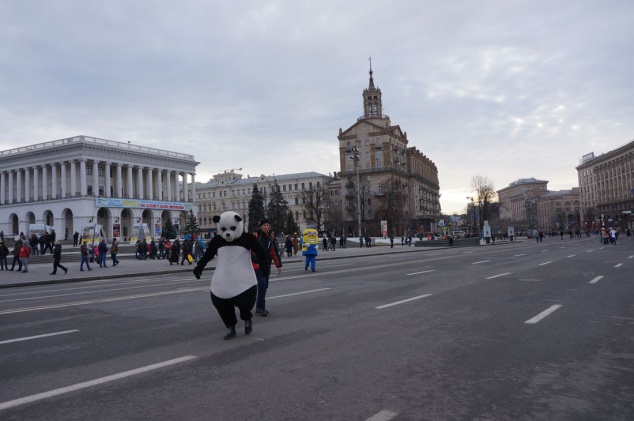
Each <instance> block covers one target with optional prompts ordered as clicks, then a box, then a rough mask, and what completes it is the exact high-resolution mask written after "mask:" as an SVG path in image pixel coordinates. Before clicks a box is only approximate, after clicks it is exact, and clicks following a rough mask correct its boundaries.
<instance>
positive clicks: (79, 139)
mask: <svg viewBox="0 0 634 421" xmlns="http://www.w3.org/2000/svg"><path fill="white" fill-rule="evenodd" d="M77 143H87V144H94V145H101V146H108V147H112V148H117V149H122V150H128V151H134V152H143V153H146V154H149V155H157V156H167V157H171V158H179V159H187V160H192V161H193V160H194V155H189V154H184V153H180V152H172V151H165V150H162V149H156V148H148V147H146V146H138V145H133V144H130V143H122V142H117V141H114V140H106V139H99V138H96V137H88V136H75V137H69V138H66V139H59V140H52V141H50V142H44V143H38V144H35V145H30V146H20V147H17V148H13V149H7V150H5V151H1V152H0V156H11V155H17V154H23V153H29V152H36V151H41V150H47V149H53V148H57V147H59V146H62V145H71V144H77Z"/></svg>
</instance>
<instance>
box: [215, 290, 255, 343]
mask: <svg viewBox="0 0 634 421" xmlns="http://www.w3.org/2000/svg"><path fill="white" fill-rule="evenodd" d="M257 292H258V289H257V286H255V285H254V286H252V287H251V288H249V289H247V290H246V291H244V292H243V293H241V294H239V295H236V296H235V297H231V298H220V297H217V296H215V295H214V294H213V293H212V292H210V295H211V302H212V304H213V305H214V307H216V310H217V311H218V314H219V315H220V318H221V319H222V322H223V323H224V324H225V326H226V327H227V329H228V330H229V331H228V332H227V334H226V335H225V336H224V339H231V338H233V337H235V336H236V325H237V324H238V319H237V318H236V312H235V308H234V307H238V310H239V311H240V319H242V320H244V321H245V327H244V333H245V334H247V335H248V334H250V333H251V331H252V330H253V322H252V319H253V314H252V313H251V310H252V309H253V306H254V305H255V299H256V296H257Z"/></svg>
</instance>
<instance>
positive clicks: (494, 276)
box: [486, 272, 511, 279]
mask: <svg viewBox="0 0 634 421" xmlns="http://www.w3.org/2000/svg"><path fill="white" fill-rule="evenodd" d="M510 274H511V272H506V273H500V274H499V275H493V276H489V277H488V278H486V279H494V278H499V277H500V276H506V275H510Z"/></svg>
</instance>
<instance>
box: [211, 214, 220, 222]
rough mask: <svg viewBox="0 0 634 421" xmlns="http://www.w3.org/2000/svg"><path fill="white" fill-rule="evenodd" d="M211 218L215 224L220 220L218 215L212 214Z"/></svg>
mask: <svg viewBox="0 0 634 421" xmlns="http://www.w3.org/2000/svg"><path fill="white" fill-rule="evenodd" d="M211 220H212V221H214V224H217V223H218V222H220V215H214V217H213V218H211Z"/></svg>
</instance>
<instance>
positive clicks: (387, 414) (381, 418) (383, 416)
mask: <svg viewBox="0 0 634 421" xmlns="http://www.w3.org/2000/svg"><path fill="white" fill-rule="evenodd" d="M397 415H398V414H397V413H396V412H394V411H390V410H389V409H384V410H382V411H381V412H377V413H376V414H375V415H373V416H371V417H370V418H368V419H367V420H366V421H389V420H391V419H392V418H394V417H395V416H397Z"/></svg>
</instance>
